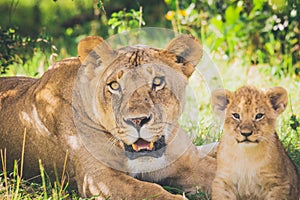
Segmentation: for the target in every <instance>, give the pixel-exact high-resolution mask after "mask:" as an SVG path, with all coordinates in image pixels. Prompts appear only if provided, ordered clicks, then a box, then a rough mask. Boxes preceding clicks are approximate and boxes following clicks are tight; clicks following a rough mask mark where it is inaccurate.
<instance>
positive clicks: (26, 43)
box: [0, 27, 55, 74]
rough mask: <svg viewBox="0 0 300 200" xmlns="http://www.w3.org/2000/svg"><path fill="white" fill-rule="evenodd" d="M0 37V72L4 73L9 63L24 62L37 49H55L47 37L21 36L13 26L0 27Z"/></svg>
mask: <svg viewBox="0 0 300 200" xmlns="http://www.w3.org/2000/svg"><path fill="white" fill-rule="evenodd" d="M0 38H1V40H0V71H1V74H5V73H6V71H7V69H8V67H9V66H10V65H13V64H19V63H21V64H24V63H26V62H27V61H28V60H30V59H31V58H32V57H33V55H34V53H35V52H36V51H37V50H38V49H39V50H41V51H44V50H45V49H47V50H50V49H51V50H54V49H55V47H54V46H52V47H51V40H50V38H49V37H43V36H42V37H37V38H31V37H22V36H20V35H19V34H18V30H17V29H15V28H9V29H2V28H1V27H0Z"/></svg>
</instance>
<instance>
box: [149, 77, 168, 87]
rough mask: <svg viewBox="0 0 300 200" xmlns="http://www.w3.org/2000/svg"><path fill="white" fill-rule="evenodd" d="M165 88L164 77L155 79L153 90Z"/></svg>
mask: <svg viewBox="0 0 300 200" xmlns="http://www.w3.org/2000/svg"><path fill="white" fill-rule="evenodd" d="M164 86H165V78H164V77H155V78H154V79H153V81H152V90H160V89H162V88H163V87H164Z"/></svg>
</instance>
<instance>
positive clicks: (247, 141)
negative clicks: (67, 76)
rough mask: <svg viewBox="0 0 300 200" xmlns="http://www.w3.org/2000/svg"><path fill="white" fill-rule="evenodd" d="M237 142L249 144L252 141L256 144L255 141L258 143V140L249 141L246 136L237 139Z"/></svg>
mask: <svg viewBox="0 0 300 200" xmlns="http://www.w3.org/2000/svg"><path fill="white" fill-rule="evenodd" d="M237 142H238V143H240V144H241V143H244V144H248V143H249V144H250V143H253V144H256V143H258V140H254V141H251V140H249V139H248V138H246V139H244V140H241V141H239V140H237Z"/></svg>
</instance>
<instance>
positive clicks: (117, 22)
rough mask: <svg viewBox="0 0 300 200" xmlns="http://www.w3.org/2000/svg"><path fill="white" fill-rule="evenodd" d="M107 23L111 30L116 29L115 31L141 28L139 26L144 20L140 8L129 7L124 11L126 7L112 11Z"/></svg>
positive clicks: (143, 23)
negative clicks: (127, 10)
mask: <svg viewBox="0 0 300 200" xmlns="http://www.w3.org/2000/svg"><path fill="white" fill-rule="evenodd" d="M108 25H110V26H111V28H112V29H113V30H116V33H121V32H124V31H128V30H130V29H135V28H141V26H143V25H145V21H144V20H143V18H142V9H141V8H140V10H139V11H136V10H134V9H131V10H130V11H129V12H126V9H124V10H120V11H119V12H114V13H112V15H111V18H110V19H109V20H108Z"/></svg>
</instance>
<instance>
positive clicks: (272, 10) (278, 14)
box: [165, 0, 300, 75]
mask: <svg viewBox="0 0 300 200" xmlns="http://www.w3.org/2000/svg"><path fill="white" fill-rule="evenodd" d="M165 2H166V3H167V5H168V6H169V9H170V10H169V11H168V12H167V14H166V16H165V17H166V18H167V19H168V20H170V21H171V23H172V26H173V28H174V29H175V30H178V31H181V32H189V33H192V34H194V35H196V36H198V37H199V38H201V40H202V41H203V43H204V44H205V45H207V46H208V47H209V49H210V50H211V51H218V52H219V53H223V54H224V57H225V58H228V59H238V58H239V57H240V56H241V55H244V54H246V55H247V56H245V57H243V58H244V59H245V60H246V63H247V64H248V65H249V64H267V65H269V66H271V67H272V68H273V70H271V71H272V73H273V74H275V75H283V74H285V75H286V74H290V75H293V74H296V75H299V71H300V70H299V69H300V23H299V18H300V4H299V2H298V1H294V0H289V1H283V0H277V1H267V0H254V1H237V0H234V1H229V0H212V1H200V0H191V1H189V2H187V1H178V0H165ZM247 59H248V60H247ZM271 67H270V68H271Z"/></svg>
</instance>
